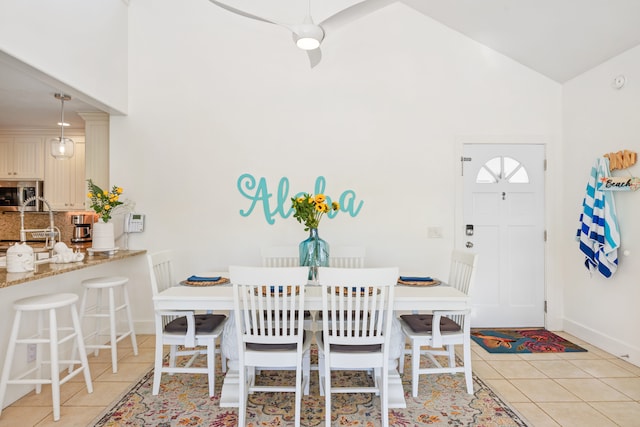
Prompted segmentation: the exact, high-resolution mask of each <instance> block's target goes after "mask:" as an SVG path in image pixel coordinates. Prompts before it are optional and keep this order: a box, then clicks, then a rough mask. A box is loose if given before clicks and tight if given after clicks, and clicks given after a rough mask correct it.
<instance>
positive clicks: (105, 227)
mask: <svg viewBox="0 0 640 427" xmlns="http://www.w3.org/2000/svg"><path fill="white" fill-rule="evenodd" d="M87 182H88V183H89V185H88V187H89V193H88V194H87V197H88V198H89V200H90V201H91V209H93V210H94V211H95V213H97V214H98V222H97V223H95V224H93V230H92V232H91V240H92V242H93V243H92V245H91V246H92V248H93V249H94V250H97V251H113V250H115V249H116V247H115V232H114V229H113V223H111V222H109V220H110V219H111V215H112V214H113V209H114V208H115V207H116V206H119V205H121V204H122V202H121V201H120V195H121V194H122V188H121V187H118V186H117V185H114V186H113V187H112V188H111V191H107V190H103V189H102V188H100V187H98V186H97V185H96V184H94V182H93V181H92V180H91V179H88V180H87Z"/></svg>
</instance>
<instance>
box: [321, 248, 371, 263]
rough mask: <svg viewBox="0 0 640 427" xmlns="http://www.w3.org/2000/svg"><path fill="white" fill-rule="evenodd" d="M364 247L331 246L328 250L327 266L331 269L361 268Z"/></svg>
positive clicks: (364, 252)
mask: <svg viewBox="0 0 640 427" xmlns="http://www.w3.org/2000/svg"><path fill="white" fill-rule="evenodd" d="M365 254H366V251H365V247H364V246H332V247H331V249H330V250H329V266H330V267H333V268H362V267H364V258H365Z"/></svg>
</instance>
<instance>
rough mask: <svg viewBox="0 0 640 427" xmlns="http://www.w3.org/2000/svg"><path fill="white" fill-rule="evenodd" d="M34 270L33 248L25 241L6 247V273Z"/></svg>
mask: <svg viewBox="0 0 640 427" xmlns="http://www.w3.org/2000/svg"><path fill="white" fill-rule="evenodd" d="M33 270H34V256H33V248H32V247H31V246H29V245H27V244H26V243H20V244H15V245H13V246H11V247H10V248H9V249H7V273H26V272H29V271H33Z"/></svg>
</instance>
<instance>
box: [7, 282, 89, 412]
mask: <svg viewBox="0 0 640 427" xmlns="http://www.w3.org/2000/svg"><path fill="white" fill-rule="evenodd" d="M77 301H78V295H76V294H72V293H60V294H46V295H36V296H32V297H28V298H22V299H19V300H17V301H15V302H14V304H13V308H14V309H15V311H16V314H15V318H14V321H13V327H12V329H11V336H10V338H9V343H8V347H7V354H6V357H5V360H4V367H3V369H2V377H1V379H0V413H1V412H2V405H3V403H4V397H5V394H6V391H7V385H9V384H33V385H35V386H36V394H39V393H40V392H41V390H42V384H51V399H52V401H53V420H54V421H58V420H59V419H60V385H61V384H64V383H66V382H67V381H68V380H70V379H71V378H73V377H74V376H76V375H77V374H78V373H80V372H83V373H84V381H85V383H86V385H87V391H88V392H89V393H92V392H93V386H92V384H91V373H90V371H89V363H88V362H87V353H86V350H85V347H84V342H83V339H82V330H81V327H80V319H79V317H78V312H77V310H76V302H77ZM65 307H68V308H69V310H70V313H71V321H72V326H71V327H67V326H58V318H57V310H58V309H60V308H65ZM24 312H37V314H38V322H37V332H36V334H35V335H33V336H30V337H26V338H19V337H18V335H19V334H20V322H21V319H22V315H23V313H24ZM47 312H48V317H49V325H48V326H49V327H48V331H49V334H48V337H47V336H46V335H44V334H43V332H44V331H45V330H46V329H47V328H45V327H44V319H43V317H44V316H43V315H44V314H45V313H47ZM69 340H74V341H75V345H76V347H77V349H78V353H79V356H80V359H79V360H61V359H59V354H60V345H61V344H63V343H66V342H67V341H69ZM17 344H27V345H28V344H36V345H37V346H38V347H39V345H40V344H49V353H50V360H43V358H42V354H43V353H44V348H36V360H35V367H33V368H30V369H28V370H27V371H26V372H24V373H22V374H20V375H17V376H15V377H13V378H10V375H11V366H12V364H13V357H14V355H15V350H16V345H17ZM69 351H71V349H69ZM73 357H74V356H73V355H72V356H71V359H73ZM45 363H46V364H50V367H51V369H50V372H49V376H48V378H43V373H42V365H43V364H45ZM69 364H72V365H73V364H80V366H79V367H78V368H77V369H75V370H70V371H69V372H68V373H67V375H66V376H65V377H64V378H60V372H61V369H60V366H61V365H64V366H65V367H66V366H67V365H69ZM34 372H35V373H36V376H37V378H33V377H32V375H31V374H32V373H34Z"/></svg>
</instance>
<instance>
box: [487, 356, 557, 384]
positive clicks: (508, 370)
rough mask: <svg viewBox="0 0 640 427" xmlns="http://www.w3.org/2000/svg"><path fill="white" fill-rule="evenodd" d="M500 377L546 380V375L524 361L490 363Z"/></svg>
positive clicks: (495, 361) (496, 361)
mask: <svg viewBox="0 0 640 427" xmlns="http://www.w3.org/2000/svg"><path fill="white" fill-rule="evenodd" d="M489 365H490V366H492V367H493V369H495V370H496V371H498V373H499V374H500V375H502V376H503V377H505V378H507V379H511V378H546V375H545V374H544V373H542V372H541V371H539V370H538V369H536V368H535V367H534V366H533V365H532V364H531V363H529V362H525V361H524V360H494V361H491V362H490V363H489Z"/></svg>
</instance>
